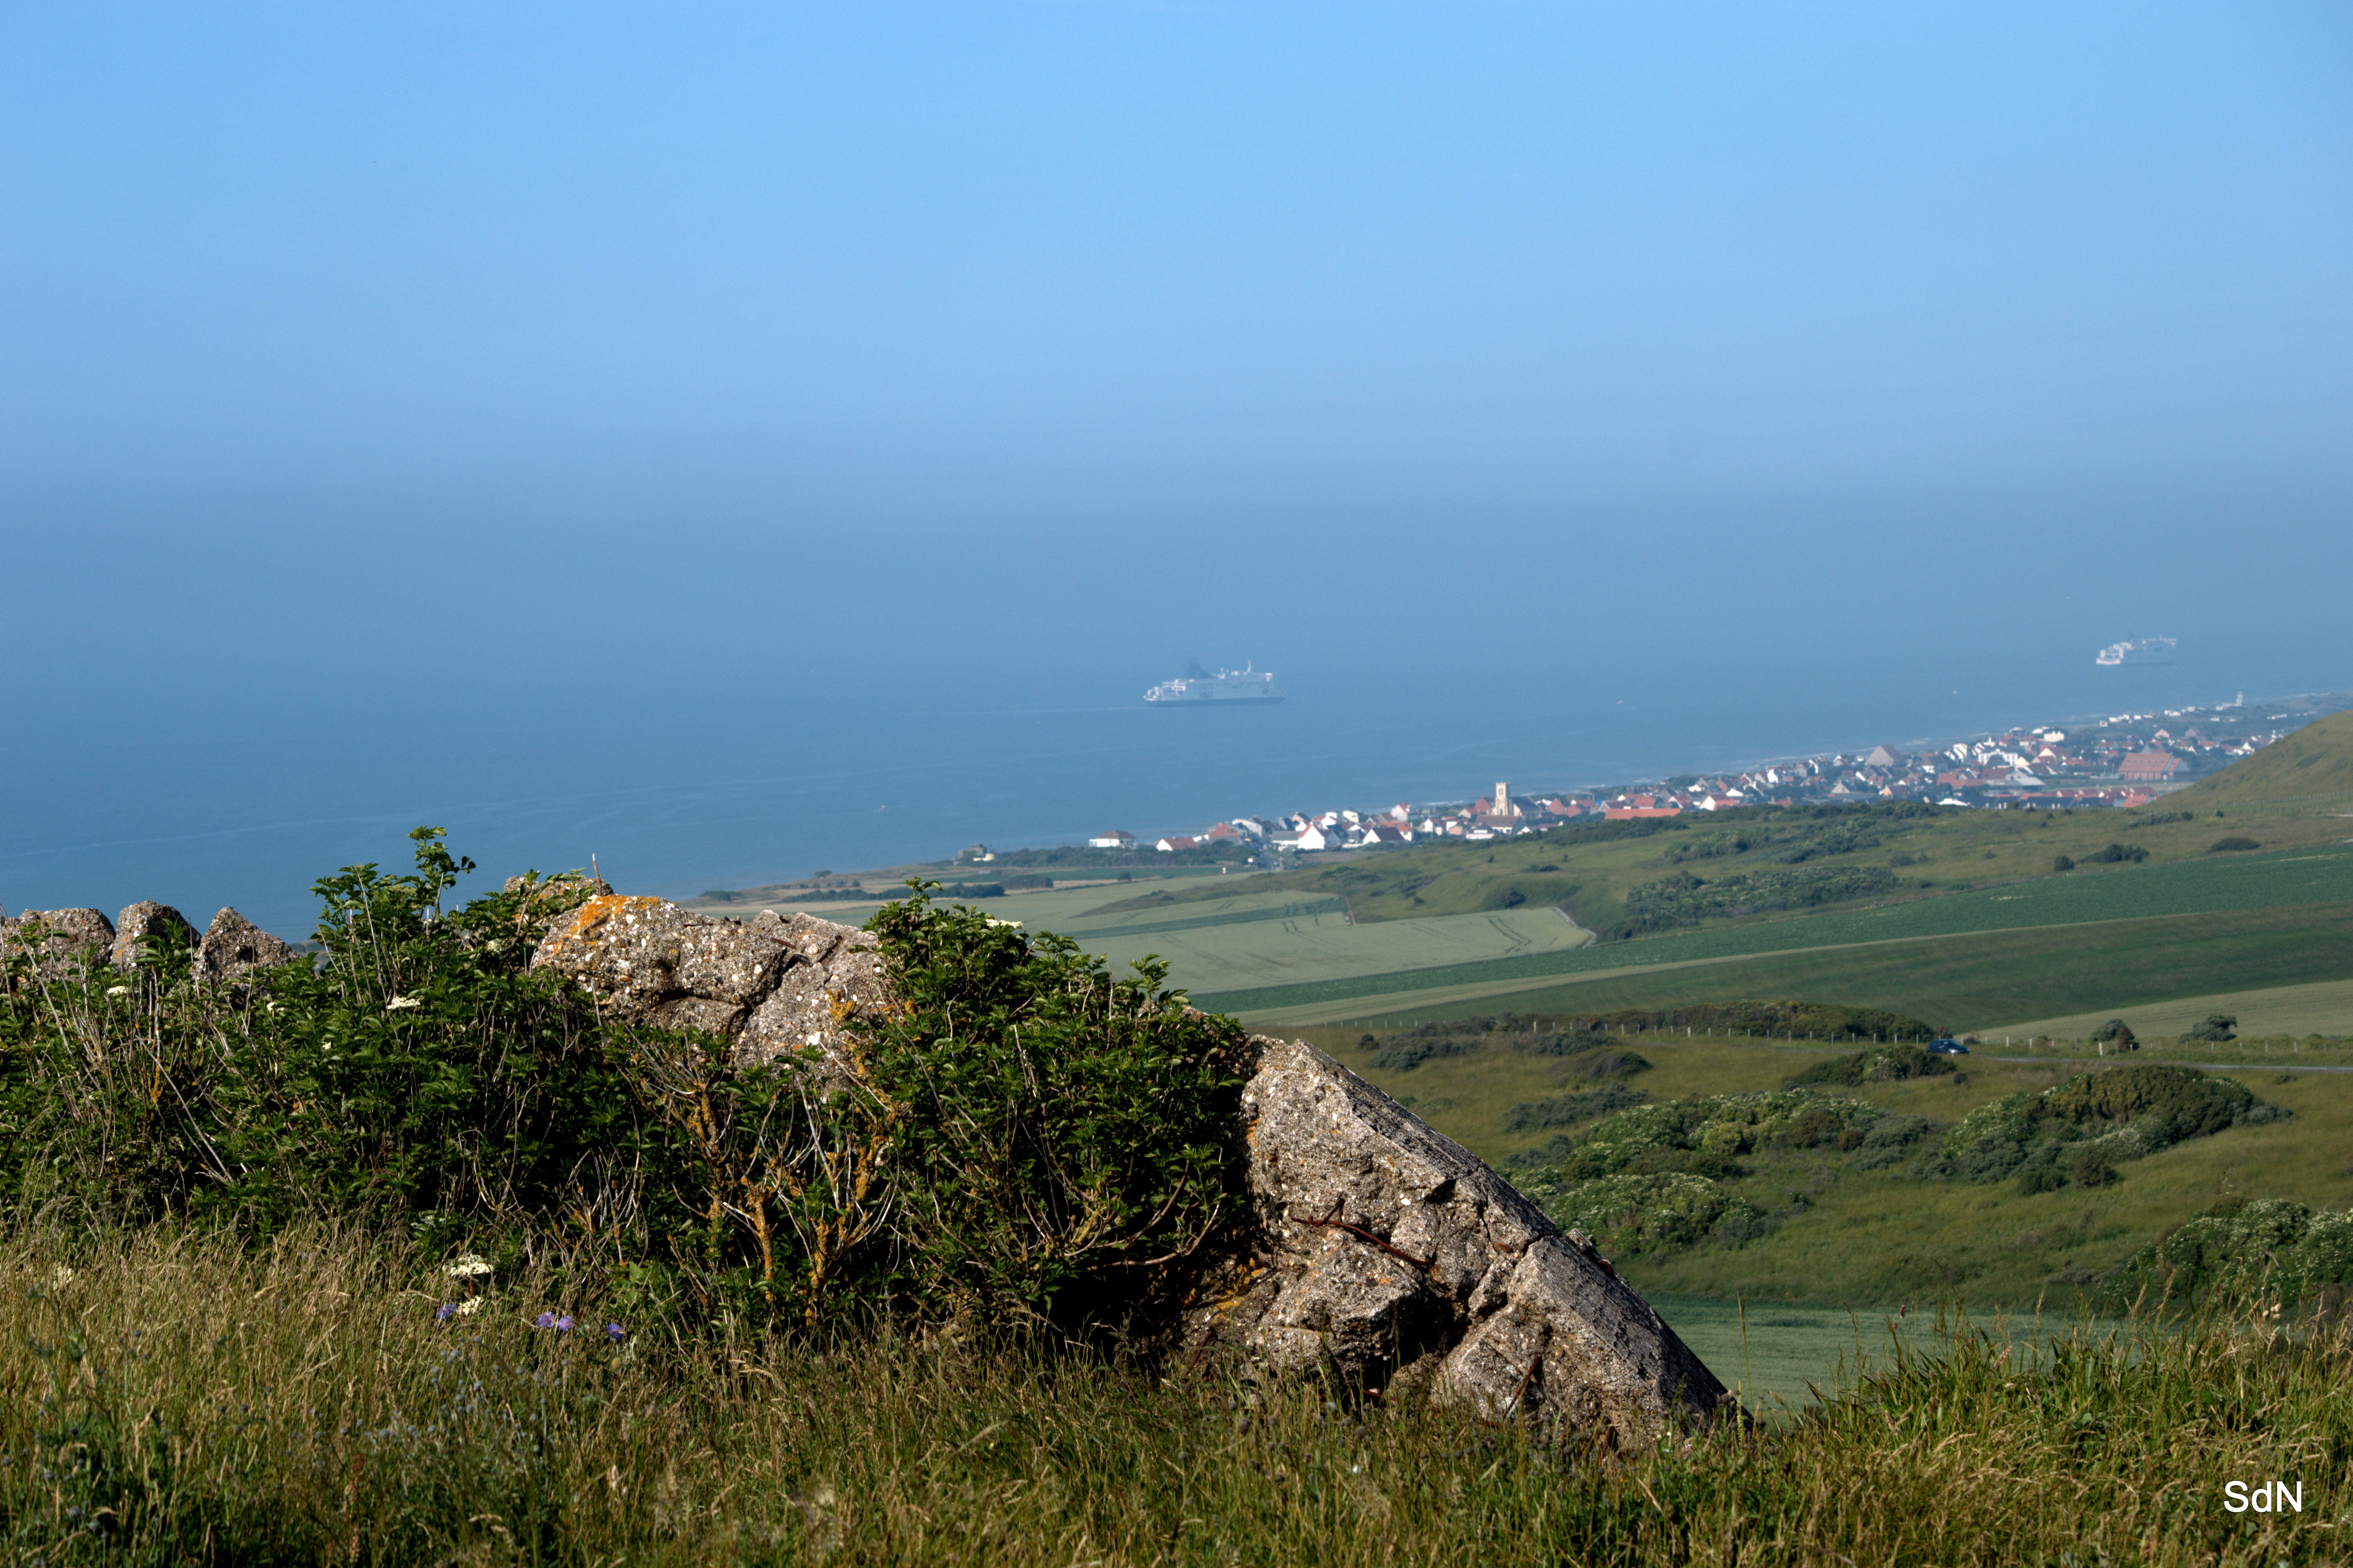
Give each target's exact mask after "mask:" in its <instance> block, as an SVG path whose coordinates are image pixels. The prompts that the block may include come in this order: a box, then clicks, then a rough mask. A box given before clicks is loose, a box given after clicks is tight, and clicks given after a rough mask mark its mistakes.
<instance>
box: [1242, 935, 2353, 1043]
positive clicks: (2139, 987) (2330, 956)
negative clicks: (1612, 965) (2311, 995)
mask: <svg viewBox="0 0 2353 1568" xmlns="http://www.w3.org/2000/svg"><path fill="white" fill-rule="evenodd" d="M2348 974H2353V904H2312V905H2301V906H2291V907H2289V908H2286V909H2278V910H2246V911H2242V912H2240V913H2236V914H2226V915H2213V916H2208V915H2173V916H2168V917H2166V918H2164V919H2161V920H2153V921H2100V922H2097V923H2094V924H2087V925H2081V926H2062V927H2057V928H2052V929H2046V930H2041V931H1981V932H1972V933H1968V934H1965V935H1960V936H1950V937H1936V938H1929V939H1926V940H1922V941H1916V942H1878V943H1868V944H1859V945H1856V946H1852V947H1840V948H1822V949H1813V950H1801V951H1797V952H1783V953H1778V954H1766V955H1761V956H1756V957H1747V958H1740V959H1734V960H1725V961H1719V962H1712V963H1690V964H1685V965H1683V966H1680V967H1677V968H1672V969H1669V968H1665V967H1663V966H1658V965H1651V966H1646V967H1642V968H1631V967H1630V968H1623V969H1619V970H1615V971H1607V972H1601V973H1593V974H1590V975H1588V976H1585V977H1582V978H1581V979H1579V980H1577V981H1574V982H1571V983H1567V984H1563V983H1559V982H1555V983H1553V984H1543V983H1541V982H1539V983H1537V984H1525V983H1523V984H1516V985H1507V984H1490V985H1482V986H1479V987H1477V988H1476V990H1475V991H1471V990H1468V989H1466V990H1465V991H1461V992H1455V993H1452V994H1446V993H1438V992H1431V991H1419V992H1417V989H1415V988H1411V978H1412V977H1404V978H1405V980H1406V984H1403V985H1398V984H1395V983H1394V981H1395V978H1396V977H1384V978H1383V980H1381V981H1376V982H1373V983H1372V984H1365V983H1362V982H1358V983H1355V984H1353V985H1352V984H1346V983H1343V984H1333V985H1331V986H1329V987H1328V988H1326V990H1325V994H1324V995H1323V996H1321V997H1319V996H1317V995H1316V994H1314V993H1313V992H1312V991H1311V990H1310V988H1308V987H1305V986H1301V987H1298V988H1296V990H1295V992H1292V994H1293V995H1297V996H1298V1000H1296V1001H1293V1002H1292V1003H1291V1005H1289V1006H1287V1007H1285V1008H1283V1009H1282V1010H1281V1011H1273V1010H1255V1009H1254V1010H1247V1011H1242V1013H1241V1016H1244V1017H1246V1018H1250V1019H1251V1020H1253V1021H1254V1022H1257V1023H1260V1024H1261V1025H1264V1026H1273V1025H1278V1024H1279V1025H1282V1026H1298V1025H1302V1024H1307V1023H1318V1022H1336V1021H1340V1020H1343V1019H1345V1018H1370V1017H1378V1018H1384V1019H1390V1020H1403V1019H1414V1018H1425V1017H1459V1016H1464V1015H1466V1014H1471V1013H1488V1012H1493V1011H1495V1010H1496V1008H1498V1007H1499V1006H1509V1007H1511V1008H1513V1009H1514V1010H1515V1011H1519V1012H1535V1013H1544V1012H1572V1011H1581V1012H1591V1013H1606V1012H1615V1011H1617V1010H1619V1009H1620V1008H1625V1007H1667V1006H1683V1005H1689V1004H1692V1003H1695V1002H1720V1001H1729V1000H1734V999H1737V998H1741V997H1751V996H1803V997H1806V998H1809V999H1810V1000H1814V1001H1823V1002H1835V1003H1839V1004H1841V1005H1848V1006H1867V1007H1886V1008H1889V1009H1891V1010H1893V1011H1895V1012H1901V1013H1909V1014H1912V1015H1915V1016H1922V1017H1926V1018H1928V1019H1929V1020H1930V1021H1931V1022H1934V1023H1936V1024H1938V1025H1941V1026H1948V1027H1952V1028H1958V1029H1978V1028H1988V1027H1991V1026H1995V1025H1997V1024H1999V1023H2000V1022H2001V1021H2002V1020H2004V1019H2010V1018H2021V1017H2036V1016H2048V1015H2052V1014H2056V1013H2058V1012H2060V1011H2061V1010H2062V1009H2066V1010H2067V1011H2068V1012H2069V1013H2070V1014H2071V1015H2072V1014H2073V1013H2077V1012H2098V1013H2099V1014H2100V1016H2102V1017H2103V1018H2105V1017H2108V1016H2112V1015H2114V1014H2115V1013H2116V1009H2118V1008H2120V1007H2125V1006H2129V1005H2137V1004H2147V1003H2152V1002H2162V1001H2168V1000H2171V999H2175V998H2179V997H2182V996H2185V995H2188V996H2199V995H2204V994H2208V993H2210V992H2215V991H2221V990H2223V989H2225V988H2245V989H2250V990H2254V989H2265V988H2268V987H2271V986H2275V985H2302V984H2313V983H2316V982H2324V981H2333V980H2341V979H2343V978H2345V977H2346V976H2347V975H2348ZM1286 989H1287V990H1288V989H1289V988H1286ZM1352 991H1353V992H1354V993H1355V994H1354V996H1353V997H1351V995H1350V994H1349V993H1350V992H1352ZM1504 997H1508V998H1510V1000H1509V1001H1508V1002H1505V1001H1503V1000H1501V998H1504ZM1202 1001H1203V1005H1219V1006H1220V1007H1223V1008H1225V1009H1226V1010H1229V1011H1236V1010H1238V1009H1236V1008H1235V1007H1234V1006H1233V1002H1234V999H1233V998H1231V997H1209V998H1203V999H1202Z"/></svg>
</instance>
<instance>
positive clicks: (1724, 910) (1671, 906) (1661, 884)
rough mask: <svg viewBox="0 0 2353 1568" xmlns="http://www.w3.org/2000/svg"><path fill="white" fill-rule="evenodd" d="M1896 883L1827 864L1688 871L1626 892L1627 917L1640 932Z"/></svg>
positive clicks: (1802, 904)
mask: <svg viewBox="0 0 2353 1568" xmlns="http://www.w3.org/2000/svg"><path fill="white" fill-rule="evenodd" d="M1894 886H1895V873H1894V872H1893V871H1890V870H1889V869H1887V868H1885V867H1883V866H1825V867H1820V868H1812V869H1808V870H1797V871H1765V870H1757V871H1738V872H1735V873H1734V874H1732V875H1731V876H1728V877H1723V878H1719V879H1716V880H1715V881H1713V882H1710V881H1706V880H1704V879H1701V878H1698V877H1694V876H1693V875H1692V874H1691V873H1690V872H1688V871H1681V872H1677V873H1676V874H1675V875H1674V876H1672V877H1669V878H1666V879H1663V880H1661V881H1656V882H1643V883H1640V884H1638V885H1637V886H1635V887H1633V888H1630V889H1627V892H1626V918H1627V920H1628V921H1630V923H1631V924H1632V925H1634V926H1635V927H1636V928H1637V929H1639V930H1643V931H1658V930H1662V929H1664V928H1666V927H1670V926H1683V925H1696V924H1697V923H1699V922H1700V921H1704V920H1709V919H1712V918H1715V917H1720V916H1732V915H1753V914H1762V913H1765V912H1767V911H1768V910H1805V909H1813V908H1815V907H1816V906H1818V905H1821V904H1833V903H1841V902H1844V901H1845V900H1849V899H1860V898H1864V897H1867V896H1869V895H1871V894H1873V893H1883V892H1885V891H1887V890H1888V889H1892V888H1894Z"/></svg>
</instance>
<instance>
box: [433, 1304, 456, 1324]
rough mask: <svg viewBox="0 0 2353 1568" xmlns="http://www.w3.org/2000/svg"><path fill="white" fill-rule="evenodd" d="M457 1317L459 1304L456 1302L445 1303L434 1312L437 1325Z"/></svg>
mask: <svg viewBox="0 0 2353 1568" xmlns="http://www.w3.org/2000/svg"><path fill="white" fill-rule="evenodd" d="M457 1315H458V1303H457V1302H455V1301H444V1302H442V1303H441V1305H439V1306H438V1307H436V1308H435V1309H434V1310H433V1321H435V1322H437V1323H446V1322H448V1321H449V1320H450V1319H452V1318H454V1317H456V1316H457Z"/></svg>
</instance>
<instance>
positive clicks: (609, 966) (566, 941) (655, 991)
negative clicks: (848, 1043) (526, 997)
mask: <svg viewBox="0 0 2353 1568" xmlns="http://www.w3.org/2000/svg"><path fill="white" fill-rule="evenodd" d="M531 962H532V967H533V968H535V969H537V968H549V969H554V971H556V973H560V974H563V975H565V976H566V977H567V978H569V979H571V980H574V981H575V982H577V983H578V984H581V985H584V986H586V988H587V989H588V990H589V992H590V993H591V994H594V995H595V996H596V999H597V1000H598V1002H599V1003H600V1004H601V1005H603V1006H604V1007H606V1008H607V1010H608V1011H609V1012H611V1013H612V1015H613V1016H615V1017H617V1018H619V1019H621V1020H622V1021H624V1022H629V1023H649V1024H654V1025H658V1026H662V1027H666V1028H674V1029H683V1028H693V1029H704V1030H708V1031H710V1032H711V1033H712V1034H716V1035H723V1036H725V1037H728V1038H729V1039H730V1040H732V1041H733V1042H734V1046H735V1050H734V1054H733V1059H734V1061H735V1064H736V1065H737V1066H738V1067H754V1066H758V1065H759V1064H761V1063H764V1062H767V1061H770V1060H773V1059H774V1058H776V1057H777V1056H779V1055H781V1054H783V1053H785V1052H787V1051H793V1050H806V1049H810V1048H815V1049H818V1050H820V1051H823V1052H825V1053H827V1054H828V1056H830V1055H831V1053H832V1051H833V1049H834V1047H836V1045H837V1044H839V1030H840V1026H841V1021H842V1019H843V1018H845V1017H847V1016H849V1015H850V1014H851V1013H854V1012H855V1011H857V1010H858V1009H859V1008H860V1007H871V1006H873V1005H877V1004H881V1003H883V1002H885V1001H887V1000H888V994H887V992H886V990H885V988H884V984H883V980H882V971H881V963H880V961H879V959H878V957H877V954H876V952H875V948H874V942H873V939H872V938H871V937H869V936H867V935H866V934H865V933H864V932H863V931H858V930H855V929H854V928H852V927H849V926H843V925H836V924H834V923H833V922H832V921H821V920H818V919H815V918H814V917H812V916H809V915H801V914H796V915H779V914H777V913H776V911H775V910H764V911H762V913H761V914H760V916H759V917H758V918H757V919H755V920H754V921H751V922H750V923H748V924H744V923H741V922H738V921H731V920H720V919H713V918H712V917H711V916H708V915H698V914H694V913H691V911H689V910H683V909H681V908H680V907H679V906H678V905H676V904H673V903H671V902H670V901H669V900H665V899H650V898H627V897H623V896H620V895H617V894H607V895H605V896H602V897H599V898H595V899H591V900H588V901H587V902H586V903H585V904H583V905H581V906H580V907H579V908H578V909H576V910H572V911H571V912H570V913H568V914H566V915H564V916H562V917H560V918H558V919H557V920H556V921H554V924H552V925H551V926H550V927H549V928H548V931H547V934H546V935H545V936H544V937H543V938H542V939H541V941H540V943H539V947H538V949H537V951H535V952H533V954H532V960H531Z"/></svg>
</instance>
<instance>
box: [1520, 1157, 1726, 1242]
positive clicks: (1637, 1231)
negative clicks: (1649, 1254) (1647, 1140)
mask: <svg viewBox="0 0 2353 1568" xmlns="http://www.w3.org/2000/svg"><path fill="white" fill-rule="evenodd" d="M1546 1207H1547V1212H1549V1213H1550V1214H1551V1215H1552V1217H1553V1218H1554V1219H1555V1220H1556V1221H1557V1222H1558V1223H1559V1224H1561V1225H1562V1226H1567V1227H1569V1228H1571V1229H1575V1230H1581V1231H1583V1232H1585V1233H1586V1234H1587V1235H1588V1236H1589V1237H1593V1239H1594V1241H1595V1242H1596V1243H1597V1244H1598V1245H1599V1246H1600V1247H1603V1248H1604V1249H1605V1250H1608V1251H1612V1252H1619V1253H1638V1252H1646V1251H1662V1250H1664V1249H1666V1248H1669V1247H1691V1246H1694V1245H1695V1244H1697V1243H1699V1242H1702V1241H1704V1240H1706V1239H1708V1238H1709V1237H1712V1236H1714V1235H1716V1234H1717V1233H1718V1231H1719V1230H1720V1229H1721V1227H1722V1226H1724V1225H1725V1223H1726V1222H1727V1221H1732V1222H1738V1221H1754V1220H1756V1219H1757V1218H1758V1217H1759V1216H1758V1215H1757V1208H1756V1205H1753V1204H1750V1203H1749V1202H1747V1201H1746V1199H1744V1198H1738V1197H1735V1196H1734V1195H1733V1194H1730V1193H1727V1192H1725V1190H1724V1189H1723V1188H1722V1187H1720V1186H1718V1185H1716V1184H1715V1183H1714V1182H1711V1181H1709V1180H1707V1179H1706V1178H1704V1177H1702V1176H1694V1175H1690V1174H1687V1173H1681V1172H1672V1171H1667V1172H1657V1173H1648V1174H1636V1173H1626V1174H1623V1175H1616V1176H1604V1177H1602V1178H1601V1179H1600V1180H1599V1181H1593V1182H1587V1183H1586V1184H1583V1185H1582V1186H1579V1187H1577V1188H1576V1189H1575V1190H1574V1191H1572V1192H1570V1193H1568V1194H1565V1195H1563V1196H1561V1197H1558V1198H1556V1199H1554V1200H1553V1202H1552V1203H1551V1204H1549V1205H1546ZM1743 1228H1746V1227H1745V1226H1744V1227H1743Z"/></svg>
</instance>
